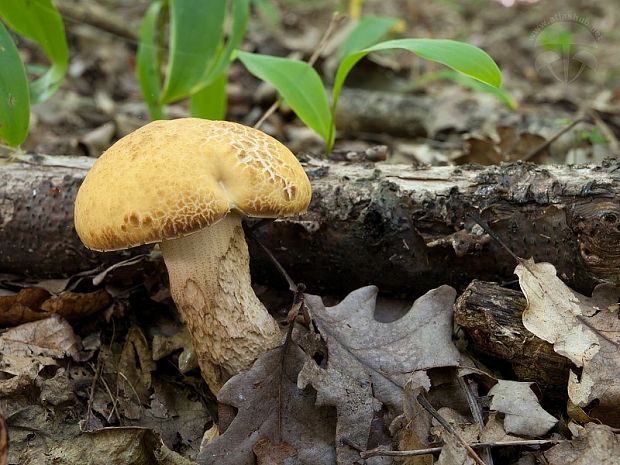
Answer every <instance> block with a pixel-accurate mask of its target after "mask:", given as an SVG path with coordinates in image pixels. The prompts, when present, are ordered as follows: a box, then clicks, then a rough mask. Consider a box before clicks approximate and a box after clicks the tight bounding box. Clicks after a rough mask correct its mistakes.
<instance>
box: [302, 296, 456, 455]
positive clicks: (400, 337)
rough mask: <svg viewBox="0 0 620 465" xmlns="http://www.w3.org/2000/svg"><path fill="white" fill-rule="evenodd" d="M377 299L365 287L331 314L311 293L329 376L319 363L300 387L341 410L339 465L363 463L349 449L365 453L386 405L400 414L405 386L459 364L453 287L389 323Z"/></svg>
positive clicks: (308, 369)
mask: <svg viewBox="0 0 620 465" xmlns="http://www.w3.org/2000/svg"><path fill="white" fill-rule="evenodd" d="M377 293H378V291H377V288H376V287H374V286H368V287H364V288H361V289H358V290H356V291H353V292H352V293H350V294H349V295H348V296H347V297H346V298H345V299H344V300H343V301H342V302H340V303H339V304H338V305H336V306H334V307H328V308H326V307H325V306H324V305H323V301H322V300H321V298H320V297H318V296H313V295H306V303H307V305H308V309H309V312H310V315H311V316H312V318H313V319H314V321H315V322H316V324H317V326H318V328H319V331H320V332H321V335H322V336H323V337H324V338H325V339H326V341H327V346H328V352H329V357H328V366H327V369H326V370H325V369H322V368H319V367H318V366H317V365H316V363H314V361H309V362H308V363H306V365H305V366H304V368H303V369H302V371H301V373H300V376H299V379H298V384H299V386H300V387H305V386H307V385H308V384H311V385H312V386H313V387H314V388H315V389H316V390H317V392H318V395H317V405H332V406H335V407H336V409H337V412H338V423H337V430H336V444H337V446H336V449H337V457H338V464H343V465H344V464H348V463H352V462H353V461H355V460H357V459H359V453H358V452H357V450H355V449H354V448H353V447H351V446H350V444H355V445H357V446H359V447H361V448H366V446H367V441H368V437H369V432H370V425H371V422H372V419H373V414H374V412H375V411H377V410H379V408H380V407H381V402H382V403H384V404H386V405H388V406H389V407H391V408H392V410H393V411H396V412H400V411H402V403H403V387H404V385H405V380H406V378H407V376H408V375H409V374H410V373H412V372H415V371H419V370H425V369H428V368H433V367H439V366H454V365H456V364H457V363H458V359H459V355H458V352H457V350H456V348H455V347H454V346H453V344H452V341H451V333H452V306H453V303H454V298H455V295H456V292H455V291H454V289H452V288H451V287H449V286H442V287H440V288H437V289H435V290H432V291H430V292H428V293H427V294H425V295H424V296H422V297H420V298H419V299H418V300H416V302H415V303H414V304H413V306H412V307H411V308H410V309H409V311H408V312H407V313H406V314H405V315H404V316H402V317H401V318H400V319H398V320H397V321H393V322H391V323H383V322H379V321H377V320H376V319H375V315H376V314H377V313H381V312H382V308H381V307H380V306H378V305H377ZM413 354H415V356H414V355H413Z"/></svg>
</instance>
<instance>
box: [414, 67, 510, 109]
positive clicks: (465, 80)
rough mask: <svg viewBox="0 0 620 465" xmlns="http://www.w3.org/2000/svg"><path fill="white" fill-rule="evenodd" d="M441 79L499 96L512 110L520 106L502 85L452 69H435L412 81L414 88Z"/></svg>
mask: <svg viewBox="0 0 620 465" xmlns="http://www.w3.org/2000/svg"><path fill="white" fill-rule="evenodd" d="M441 79H449V80H451V81H454V82H456V83H457V84H460V85H462V86H463V87H469V88H470V89H473V90H476V91H479V92H484V93H486V94H490V95H492V96H494V97H495V98H497V99H498V100H499V101H500V102H502V103H503V104H504V105H506V106H507V107H508V108H510V109H511V110H516V109H517V108H518V107H519V103H518V102H517V101H516V100H515V98H514V97H513V96H512V95H511V94H510V93H509V92H508V91H506V90H505V89H502V88H501V87H493V86H491V85H489V84H486V83H484V82H481V81H477V80H476V79H474V78H470V77H469V76H465V75H464V74H461V73H457V72H456V71H454V70H452V69H442V70H440V71H435V72H432V73H426V74H424V75H423V76H422V77H420V78H419V79H416V80H415V81H414V82H413V83H412V86H411V87H412V89H417V88H419V87H422V86H424V85H426V84H428V83H429V82H432V81H437V80H441Z"/></svg>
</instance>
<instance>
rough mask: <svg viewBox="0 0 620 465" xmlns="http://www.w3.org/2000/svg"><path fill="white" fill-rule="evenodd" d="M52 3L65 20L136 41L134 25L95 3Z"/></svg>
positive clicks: (59, 0)
mask: <svg viewBox="0 0 620 465" xmlns="http://www.w3.org/2000/svg"><path fill="white" fill-rule="evenodd" d="M54 3H55V4H56V7H57V8H58V11H60V13H61V14H62V16H63V17H64V18H65V20H69V21H72V22H74V23H77V24H80V23H85V24H88V25H89V26H92V27H94V28H97V29H100V30H102V31H105V32H108V33H110V34H112V35H115V36H118V37H122V38H123V39H127V40H128V41H129V42H131V43H134V44H135V43H137V42H138V34H137V32H136V31H137V28H136V27H131V26H129V25H127V21H125V19H124V18H120V17H118V16H116V15H115V14H113V13H110V12H109V11H108V10H106V9H105V8H102V7H100V6H98V5H97V4H92V5H91V4H85V3H75V2H69V1H67V0H56V1H55V2H54Z"/></svg>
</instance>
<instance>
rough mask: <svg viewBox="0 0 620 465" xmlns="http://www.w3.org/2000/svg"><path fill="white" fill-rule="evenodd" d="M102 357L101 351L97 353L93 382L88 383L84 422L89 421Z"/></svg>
mask: <svg viewBox="0 0 620 465" xmlns="http://www.w3.org/2000/svg"><path fill="white" fill-rule="evenodd" d="M102 360H103V357H101V351H99V354H98V355H97V365H96V368H95V376H93V382H92V383H91V385H90V392H89V393H88V407H87V408H86V424H88V422H89V421H90V419H91V417H92V415H93V402H94V400H95V389H96V386H97V382H98V381H99V376H101V368H102V366H103V363H102Z"/></svg>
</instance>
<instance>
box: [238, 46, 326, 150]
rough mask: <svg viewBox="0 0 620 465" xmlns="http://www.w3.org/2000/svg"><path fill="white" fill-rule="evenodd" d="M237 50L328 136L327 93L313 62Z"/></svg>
mask: <svg viewBox="0 0 620 465" xmlns="http://www.w3.org/2000/svg"><path fill="white" fill-rule="evenodd" d="M237 54H238V57H239V59H240V60H241V62H242V63H243V64H244V65H245V67H246V68H247V69H248V71H249V72H250V73H252V74H253V75H254V76H256V77H257V78H259V79H262V80H263V81H266V82H268V83H270V84H271V85H273V86H274V87H275V88H276V89H277V90H278V92H279V93H280V95H281V96H282V98H283V99H284V100H285V101H286V103H287V104H288V105H289V106H290V107H291V108H292V109H293V111H294V112H295V114H296V115H297V116H298V117H299V119H301V120H302V121H303V122H304V124H305V125H306V126H308V127H309V128H311V129H313V130H314V131H315V132H316V133H317V134H319V135H320V136H321V137H322V138H323V139H324V140H327V137H328V135H329V131H330V110H329V104H328V102H327V93H326V92H325V88H324V87H323V83H322V82H321V78H320V77H319V75H318V73H317V72H316V70H315V69H314V68H313V67H312V66H310V65H309V64H308V63H305V62H303V61H299V60H291V59H288V58H280V57H273V56H268V55H258V54H254V53H247V52H242V51H238V52H237Z"/></svg>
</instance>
